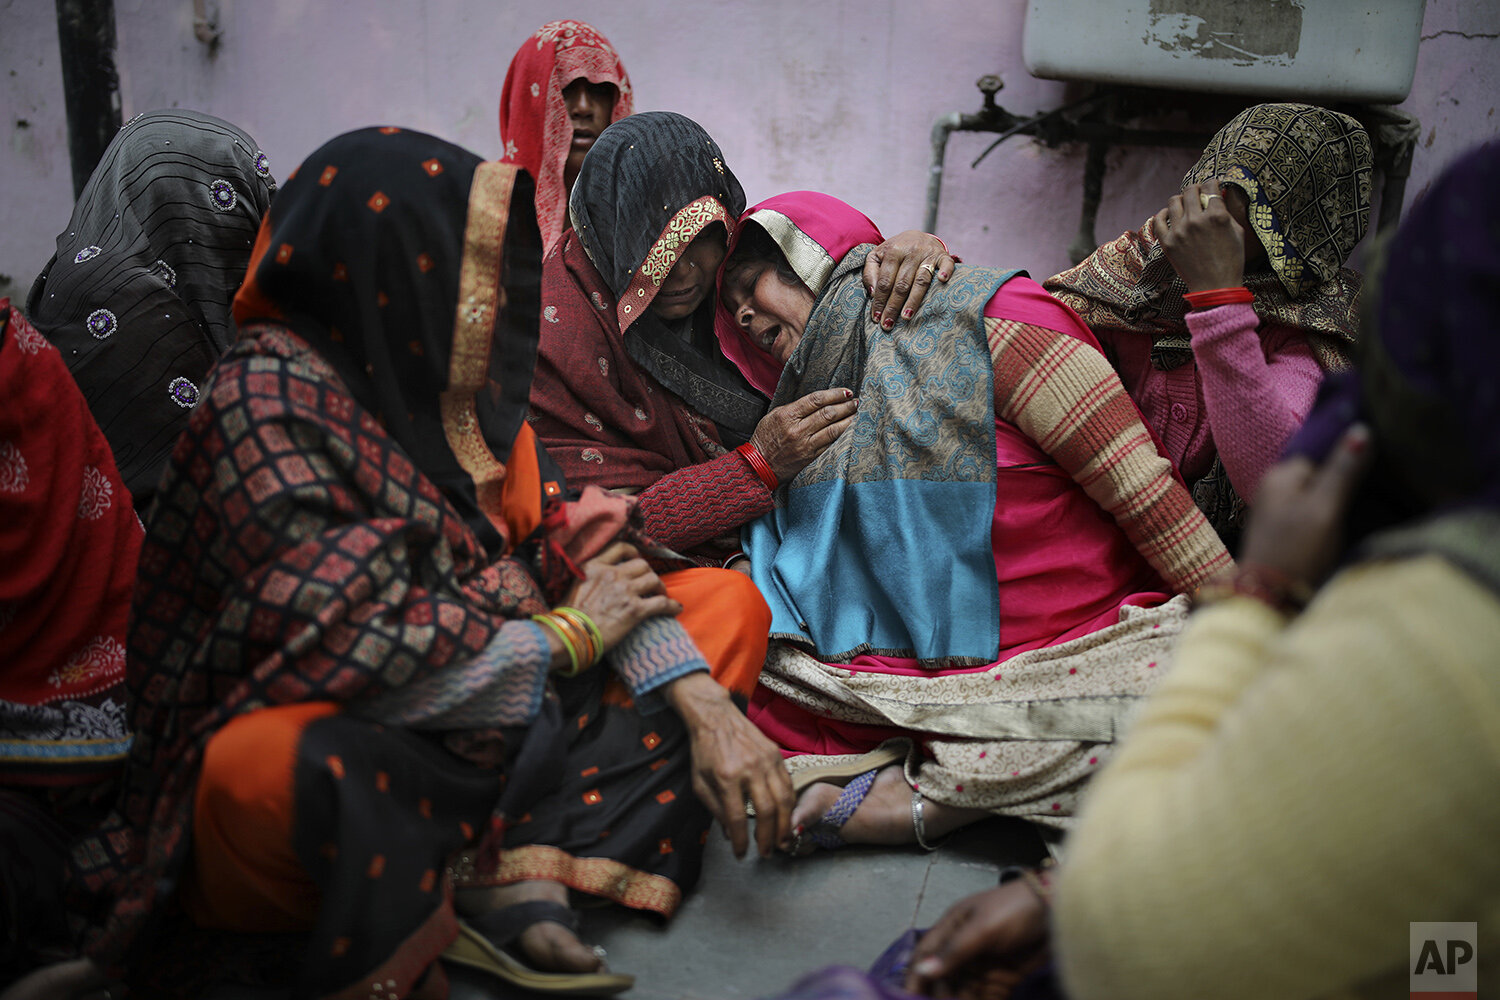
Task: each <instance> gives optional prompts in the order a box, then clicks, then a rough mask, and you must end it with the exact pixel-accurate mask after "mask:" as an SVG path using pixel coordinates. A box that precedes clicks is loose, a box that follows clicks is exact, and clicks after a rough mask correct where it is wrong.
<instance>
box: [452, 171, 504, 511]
mask: <svg viewBox="0 0 1500 1000" xmlns="http://www.w3.org/2000/svg"><path fill="white" fill-rule="evenodd" d="M519 169H520V168H519V167H517V166H515V165H513V164H508V163H481V164H480V165H479V166H478V167H477V168H475V170H474V183H473V187H472V188H471V189H470V191H469V215H468V219H467V221H466V222H465V224H464V256H463V262H462V264H461V265H460V269H459V278H458V309H457V312H456V313H455V315H454V318H453V354H452V357H451V359H450V360H449V362H448V388H447V389H446V390H445V391H444V392H443V395H442V399H441V407H442V413H443V433H444V434H445V435H446V436H447V438H448V447H449V448H451V449H453V456H454V457H455V458H457V459H458V464H459V466H460V467H462V468H463V470H464V471H465V472H467V473H468V474H469V477H470V478H471V479H473V480H474V492H475V494H476V495H477V499H478V502H479V509H480V510H481V511H483V512H484V513H485V515H486V516H487V517H488V518H489V519H490V523H492V524H493V525H495V527H496V528H497V529H498V530H499V531H500V534H501V537H504V538H508V537H509V529H508V528H507V527H506V523H505V518H504V516H503V514H502V512H501V507H502V503H501V492H502V489H503V487H504V483H505V466H504V465H503V464H502V463H501V462H500V461H499V460H498V459H497V458H495V453H494V452H493V451H491V450H490V446H489V445H488V444H487V443H485V440H484V435H483V434H481V433H480V430H479V415H478V412H477V411H476V409H475V404H474V400H475V397H476V396H477V394H478V392H479V390H480V389H482V388H484V386H485V384H486V382H487V381H488V379H489V370H490V345H491V343H492V341H493V338H494V331H495V319H496V317H497V316H498V314H499V311H500V307H501V305H502V304H503V303H502V298H503V293H502V291H501V289H500V265H501V256H502V253H503V247H504V244H505V227H506V225H507V223H508V222H509V213H510V196H511V191H512V189H513V188H514V187H515V181H516V171H517V170H519Z"/></svg>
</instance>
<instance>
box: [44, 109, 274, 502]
mask: <svg viewBox="0 0 1500 1000" xmlns="http://www.w3.org/2000/svg"><path fill="white" fill-rule="evenodd" d="M275 190H276V182H275V181H274V180H273V179H272V177H271V170H270V167H269V165H268V163H267V160H266V155H265V154H264V153H262V152H261V151H260V149H259V147H258V146H257V145H256V142H255V140H254V139H252V138H251V137H250V136H249V135H248V134H247V133H245V132H243V131H241V130H240V129H239V128H236V127H235V126H233V125H231V124H229V123H228V122H225V121H221V120H220V119H218V118H214V117H213V116H211V115H206V114H202V113H199V112H196V111H181V110H170V111H152V112H148V113H146V114H141V115H137V116H136V117H135V118H132V119H131V120H130V121H129V122H128V123H127V124H126V125H125V127H124V128H122V129H121V130H120V133H119V135H117V136H115V139H114V141H113V142H111V143H110V145H109V148H108V149H106V150H105V151H104V157H103V158H102V159H101V160H100V161H99V166H98V167H97V168H96V169H95V170H94V175H93V176H92V177H91V178H89V182H88V184H87V186H85V187H84V189H83V194H82V195H80V196H79V199H78V203H77V205H76V206H75V207H74V209H73V217H72V218H71V219H69V220H68V228H67V229H66V230H64V231H63V232H62V233H61V234H59V235H58V237H57V252H56V253H55V254H54V255H53V256H52V259H51V260H50V261H48V262H47V266H46V267H45V268H43V269H42V273H41V275H40V276H39V277H38V278H37V279H36V282H35V283H34V284H33V285H32V287H31V294H30V295H29V296H28V297H27V300H26V313H27V315H28V316H29V317H30V318H31V321H32V322H33V323H34V324H35V326H36V327H37V329H38V330H40V331H41V332H42V333H43V334H44V335H46V337H47V338H48V339H49V340H51V341H52V343H53V344H55V345H56V346H57V348H58V349H59V350H60V351H61V352H62V356H63V360H64V361H66V362H67V365H68V368H69V370H70V371H71V372H72V373H73V378H74V379H75V380H77V382H78V385H79V388H81V389H82V390H83V394H84V397H85V398H86V399H87V400H88V403H89V409H90V410H91V411H92V412H93V414H94V419H95V420H96V421H98V423H99V426H100V428H101V429H102V430H103V431H104V434H105V437H106V438H108V440H109V445H110V448H111V449H113V451H114V455H115V463H116V465H118V467H119V470H120V475H121V477H122V478H123V479H124V481H125V485H126V487H127V488H128V489H129V490H130V493H131V496H132V498H133V499H134V502H135V507H136V510H137V511H138V512H140V513H142V514H144V513H145V511H146V508H147V507H148V506H149V504H150V501H151V498H152V496H153V494H154V492H155V489H156V482H157V479H158V477H159V475H160V473H161V469H162V466H163V464H164V463H165V462H166V458H167V455H168V454H169V453H170V452H171V450H172V445H173V444H174V443H175V442H176V440H177V436H178V434H180V433H181V431H182V429H183V427H185V426H186V424H187V417H188V413H189V412H190V411H191V410H192V408H193V406H194V405H195V404H196V403H197V402H198V395H199V387H200V386H201V385H202V384H203V378H204V376H205V375H207V373H208V370H209V368H210V367H212V365H213V363H214V361H215V360H217V359H218V357H219V355H220V354H222V353H223V352H224V351H225V349H227V348H228V346H229V344H230V342H231V341H232V340H233V339H234V318H233V316H232V315H231V311H230V307H231V304H232V302H233V300H234V293H235V291H236V290H237V289H238V288H239V286H240V283H241V282H242V281H243V280H244V277H245V267H246V265H247V264H248V263H249V260H250V251H251V249H252V245H253V242H254V240H255V233H256V230H257V229H259V227H260V220H261V217H262V216H263V215H264V214H265V212H266V209H267V207H269V205H270V203H271V196H272V194H274V193H275Z"/></svg>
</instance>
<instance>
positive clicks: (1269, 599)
mask: <svg viewBox="0 0 1500 1000" xmlns="http://www.w3.org/2000/svg"><path fill="white" fill-rule="evenodd" d="M1236 596H1238V597H1249V598H1252V599H1253V600H1257V601H1259V602H1261V603H1262V604H1264V605H1266V606H1267V607H1269V608H1271V609H1272V610H1274V611H1279V612H1281V613H1282V614H1284V615H1295V614H1296V613H1297V612H1299V611H1301V610H1302V609H1303V608H1305V607H1307V604H1308V602H1309V601H1311V600H1312V598H1313V588H1312V587H1310V586H1308V585H1307V584H1306V583H1304V582H1302V581H1301V580H1294V579H1293V578H1291V577H1290V576H1288V575H1286V574H1285V573H1283V572H1281V571H1280V570H1274V569H1271V568H1270V567H1269V566H1257V565H1255V564H1253V563H1241V564H1240V565H1239V566H1236V567H1235V569H1234V571H1233V572H1232V573H1230V574H1228V575H1226V576H1221V577H1219V578H1218V579H1215V580H1210V581H1209V582H1208V583H1205V584H1204V585H1203V586H1201V587H1199V588H1198V593H1197V594H1196V595H1195V597H1194V603H1195V604H1212V603H1214V602H1216V601H1222V600H1224V599H1225V598H1228V597H1236Z"/></svg>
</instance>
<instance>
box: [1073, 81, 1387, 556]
mask: <svg viewBox="0 0 1500 1000" xmlns="http://www.w3.org/2000/svg"><path fill="white" fill-rule="evenodd" d="M1370 167H1371V156H1370V139H1369V136H1368V135H1367V134H1366V133H1365V130H1364V129H1363V128H1362V127H1361V126H1360V124H1359V123H1358V122H1356V121H1355V120H1354V119H1352V118H1350V117H1348V116H1347V115H1341V114H1338V113H1337V112H1333V111H1328V110H1326V109H1323V108H1316V107H1312V106H1310V105H1306V104H1261V105H1257V106H1255V107H1252V108H1249V109H1247V110H1245V111H1244V112H1242V113H1241V114H1240V115H1239V116H1238V117H1236V118H1235V119H1234V120H1233V121H1231V122H1230V123H1229V124H1228V125H1226V126H1225V127H1224V128H1223V129H1221V130H1220V131H1219V133H1218V134H1217V135H1216V136H1214V138H1213V140H1212V141H1211V142H1210V143H1209V145H1208V148H1207V149H1206V150H1204V153H1203V156H1202V157H1201V158H1200V159H1199V160H1198V163H1197V165H1196V166H1194V167H1193V169H1192V170H1190V171H1188V174H1187V176H1186V177H1185V178H1183V183H1182V192H1181V193H1180V194H1177V195H1174V196H1173V197H1172V199H1171V201H1170V202H1169V203H1168V204H1167V206H1166V207H1165V208H1163V209H1162V210H1161V211H1160V212H1158V213H1156V215H1155V216H1153V217H1152V218H1150V219H1148V220H1147V221H1146V224H1145V225H1144V226H1142V227H1141V228H1140V230H1139V231H1136V232H1129V233H1125V234H1124V235H1122V236H1121V237H1120V238H1119V239H1117V240H1115V241H1113V242H1111V243H1107V244H1105V245H1104V246H1101V247H1100V248H1099V249H1098V250H1096V251H1095V252H1094V253H1093V254H1092V255H1091V256H1090V257H1089V258H1088V259H1086V260H1085V261H1084V262H1083V263H1082V264H1079V265H1078V266H1077V267H1075V268H1073V269H1071V270H1068V271H1064V272H1063V273H1062V274H1059V275H1056V276H1055V277H1052V278H1050V279H1048V280H1047V281H1046V282H1045V286H1046V288H1047V290H1048V291H1050V292H1052V294H1054V295H1056V296H1057V297H1058V298H1060V299H1062V300H1063V301H1064V302H1066V303H1067V304H1068V305H1070V306H1072V307H1073V308H1074V309H1075V310H1076V311H1077V312H1078V314H1079V315H1080V316H1082V317H1083V319H1084V321H1085V322H1086V323H1088V325H1089V327H1090V328H1091V329H1092V330H1093V331H1094V334H1095V336H1097V337H1098V338H1099V341H1100V344H1101V345H1102V346H1103V348H1104V351H1105V354H1106V355H1108V357H1109V359H1110V361H1111V362H1113V364H1114V366H1115V368H1116V369H1117V370H1118V371H1119V373H1120V378H1121V380H1122V381H1123V382H1124V383H1125V388H1126V389H1127V390H1128V391H1129V392H1130V395H1131V396H1132V397H1134V399H1135V401H1136V403H1137V404H1138V405H1139V406H1140V408H1141V412H1142V413H1143V414H1144V415H1145V418H1146V422H1147V423H1148V424H1149V425H1150V426H1151V427H1152V429H1153V430H1155V431H1156V433H1157V435H1158V436H1159V437H1160V438H1161V440H1162V443H1163V444H1164V445H1165V446H1166V450H1167V454H1168V455H1169V456H1170V457H1171V458H1172V460H1173V461H1174V462H1176V463H1177V465H1178V468H1180V469H1181V471H1182V474H1183V477H1184V478H1186V479H1187V481H1188V482H1189V483H1190V484H1192V486H1193V498H1194V499H1195V500H1196V501H1197V502H1198V506H1199V507H1201V508H1202V509H1203V512H1204V514H1206V515H1207V516H1208V519H1209V521H1210V523H1212V524H1213V526H1214V527H1215V528H1216V529H1217V530H1218V532H1219V534H1220V535H1221V536H1222V537H1223V538H1224V540H1225V542H1226V543H1227V544H1229V545H1230V546H1231V547H1233V545H1234V542H1235V540H1236V539H1237V536H1238V534H1239V530H1240V527H1241V525H1242V524H1243V521H1244V515H1245V509H1246V505H1247V503H1248V502H1251V501H1253V500H1254V498H1255V492H1256V489H1257V488H1258V487H1259V485H1260V481H1261V478H1262V476H1264V474H1265V472H1266V470H1267V469H1268V468H1270V466H1271V465H1272V464H1273V463H1274V462H1275V461H1276V460H1277V458H1278V457H1279V456H1280V455H1281V450H1282V448H1283V447H1284V446H1285V444H1286V442H1287V440H1288V439H1289V438H1290V437H1291V436H1292V434H1293V433H1294V432H1295V431H1296V430H1297V428H1299V427H1300V426H1301V425H1302V422H1303V421H1304V420H1305V419H1306V418H1307V414H1308V413H1309V412H1310V411H1311V409H1312V404H1313V397H1314V396H1315V395H1316V394H1317V391H1318V386H1319V384H1320V383H1321V382H1322V378H1323V373H1324V372H1325V371H1338V370H1342V369H1343V368H1345V367H1347V365H1348V351H1349V347H1350V345H1351V344H1352V343H1353V341H1354V336H1355V332H1356V329H1357V299H1358V294H1359V286H1360V276H1359V274H1357V273H1356V272H1354V271H1351V270H1349V269H1348V268H1346V267H1344V266H1343V265H1344V261H1345V260H1346V259H1347V258H1348V256H1349V254H1350V252H1351V251H1352V250H1353V249H1354V246H1355V244H1356V243H1358V242H1359V241H1360V239H1361V238H1362V237H1363V236H1364V233H1365V226H1366V223H1367V222H1368V220H1369V215H1370Z"/></svg>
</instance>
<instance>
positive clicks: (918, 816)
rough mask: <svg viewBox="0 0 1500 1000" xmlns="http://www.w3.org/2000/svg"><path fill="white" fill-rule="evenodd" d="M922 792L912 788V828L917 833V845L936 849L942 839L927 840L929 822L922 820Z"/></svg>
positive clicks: (927, 849)
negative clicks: (930, 842) (929, 841)
mask: <svg viewBox="0 0 1500 1000" xmlns="http://www.w3.org/2000/svg"><path fill="white" fill-rule="evenodd" d="M922 805H923V799H922V793H921V792H919V791H916V790H915V789H913V790H912V793H911V829H912V832H913V833H915V834H916V835H917V846H918V847H920V848H922V850H924V851H935V850H937V849H938V847H940V846H941V841H939V842H938V843H936V844H929V843H928V842H927V824H926V823H925V822H923V820H922Z"/></svg>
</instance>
